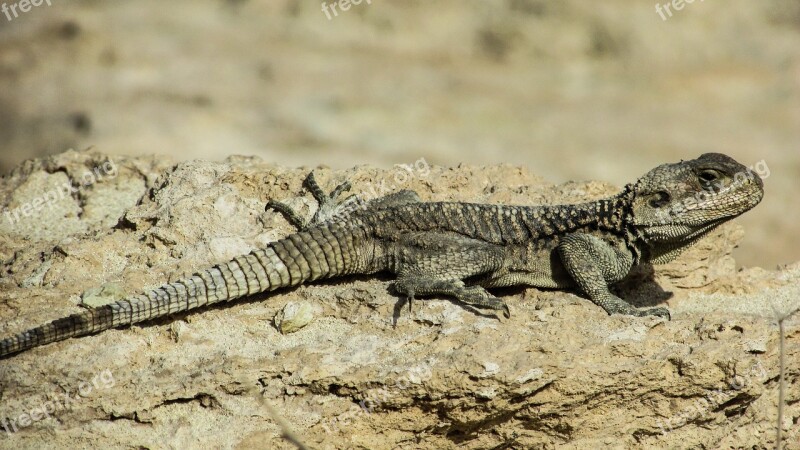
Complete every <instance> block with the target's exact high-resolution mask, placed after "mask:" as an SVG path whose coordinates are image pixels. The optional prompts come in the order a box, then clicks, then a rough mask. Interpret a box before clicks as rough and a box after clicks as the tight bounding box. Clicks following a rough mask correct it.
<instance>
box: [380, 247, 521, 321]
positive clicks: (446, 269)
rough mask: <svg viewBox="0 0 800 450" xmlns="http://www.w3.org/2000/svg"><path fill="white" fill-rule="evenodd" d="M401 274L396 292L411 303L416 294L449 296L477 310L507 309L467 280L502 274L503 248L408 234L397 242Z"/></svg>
mask: <svg viewBox="0 0 800 450" xmlns="http://www.w3.org/2000/svg"><path fill="white" fill-rule="evenodd" d="M394 245H395V248H394V253H395V255H394V256H395V261H396V265H397V267H396V268H395V272H396V273H397V275H398V278H397V281H395V283H394V289H395V291H396V292H397V293H399V294H402V295H404V296H405V297H406V298H407V299H408V301H409V302H411V301H413V300H414V299H415V298H416V296H417V295H447V296H450V297H453V298H455V299H456V300H458V301H459V302H461V303H464V304H467V305H470V306H474V307H477V308H486V309H492V310H497V311H503V313H504V315H505V316H506V317H509V315H510V314H509V310H508V306H507V305H506V304H505V302H504V301H503V300H501V299H499V298H497V297H494V296H492V295H491V294H489V292H487V291H486V289H484V288H483V287H481V286H467V285H466V284H465V283H464V280H466V279H468V278H471V277H474V276H479V275H480V276H482V275H489V274H493V273H496V272H497V271H501V270H502V268H503V264H504V259H505V252H504V250H503V248H502V247H500V246H497V245H494V244H490V243H487V242H483V241H479V240H476V239H470V238H466V237H464V236H461V235H458V234H455V233H438V232H418V233H405V234H403V235H401V236H400V238H399V239H398V240H397V241H396V242H395V243H394Z"/></svg>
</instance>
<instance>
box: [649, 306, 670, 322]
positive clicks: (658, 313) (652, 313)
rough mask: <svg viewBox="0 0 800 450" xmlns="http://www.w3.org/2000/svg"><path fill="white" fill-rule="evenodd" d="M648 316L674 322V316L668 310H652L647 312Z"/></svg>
mask: <svg viewBox="0 0 800 450" xmlns="http://www.w3.org/2000/svg"><path fill="white" fill-rule="evenodd" d="M645 314H646V315H648V316H656V317H662V318H664V319H667V320H672V315H671V314H670V312H669V310H668V309H667V308H652V309H648V310H646V311H645Z"/></svg>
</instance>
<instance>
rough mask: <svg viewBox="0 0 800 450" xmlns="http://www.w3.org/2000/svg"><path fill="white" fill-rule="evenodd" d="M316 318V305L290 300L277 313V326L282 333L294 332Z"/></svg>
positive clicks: (275, 319)
mask: <svg viewBox="0 0 800 450" xmlns="http://www.w3.org/2000/svg"><path fill="white" fill-rule="evenodd" d="M312 320H314V307H313V306H311V305H310V304H308V303H305V302H302V303H298V302H289V303H287V304H286V305H285V306H284V307H283V308H282V309H281V310H280V311H278V314H275V318H274V321H275V326H276V327H277V328H278V330H279V331H280V332H281V333H282V334H289V333H294V332H295V331H298V330H300V329H301V328H303V327H305V326H306V325H308V324H309V323H311V321H312Z"/></svg>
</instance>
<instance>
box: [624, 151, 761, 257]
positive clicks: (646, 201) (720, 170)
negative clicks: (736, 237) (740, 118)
mask: <svg viewBox="0 0 800 450" xmlns="http://www.w3.org/2000/svg"><path fill="white" fill-rule="evenodd" d="M631 189H632V191H633V214H632V218H631V221H632V224H633V226H634V227H635V228H636V229H637V231H638V234H639V235H640V237H641V238H642V239H643V240H644V242H645V243H647V244H649V245H650V246H651V247H654V246H656V247H657V246H659V245H661V246H663V247H664V248H667V249H675V248H678V247H680V248H683V247H685V246H687V245H688V244H691V243H693V242H694V241H696V240H697V239H698V238H699V237H701V236H702V235H704V234H705V233H706V232H708V231H710V230H711V229H713V228H714V227H716V226H717V225H720V224H721V223H723V222H725V221H727V220H730V219H732V218H734V217H736V216H738V215H740V214H742V213H744V212H745V211H747V210H749V209H751V208H753V207H754V206H756V205H757V204H758V203H759V202H760V201H761V198H762V197H763V196H764V182H763V181H762V180H761V177H759V175H758V174H757V173H755V172H754V171H753V169H752V168H747V167H745V166H743V165H741V164H739V163H738V162H736V160H734V159H733V158H731V157H729V156H726V155H723V154H720V153H706V154H703V155H701V156H700V157H699V158H697V159H692V160H689V161H681V162H679V163H673V164H663V165H661V166H658V167H656V168H655V169H653V170H651V171H650V172H648V173H646V174H645V175H644V176H643V177H642V178H640V179H639V180H638V181H637V182H636V183H635V184H634V185H633V186H632V188H631ZM656 253H658V252H656ZM670 253H672V252H671V251H670ZM655 256H656V257H658V255H655ZM670 256H671V257H674V256H675V255H670ZM662 259H663V258H662ZM667 260H668V259H667Z"/></svg>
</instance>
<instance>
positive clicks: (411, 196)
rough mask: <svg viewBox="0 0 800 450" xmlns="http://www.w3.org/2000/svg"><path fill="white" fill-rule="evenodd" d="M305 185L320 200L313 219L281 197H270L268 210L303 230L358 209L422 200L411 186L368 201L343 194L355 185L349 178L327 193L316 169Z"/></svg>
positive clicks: (353, 195) (398, 204)
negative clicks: (278, 198) (321, 184)
mask: <svg viewBox="0 0 800 450" xmlns="http://www.w3.org/2000/svg"><path fill="white" fill-rule="evenodd" d="M303 185H304V186H305V187H306V189H308V191H309V192H311V195H312V196H313V197H314V199H315V200H316V201H317V205H318V207H317V211H316V212H315V213H314V216H313V217H312V218H311V219H310V220H306V219H304V218H303V217H302V216H301V215H300V214H299V213H298V212H297V211H295V210H294V209H293V208H291V207H290V206H289V205H287V204H285V203H282V202H279V201H277V200H270V201H269V202H268V203H267V206H266V207H265V210H270V209H273V210H275V211H278V212H279V213H281V214H283V216H284V217H285V218H286V220H288V221H289V222H290V223H291V224H292V225H294V227H295V228H297V229H298V230H300V231H303V230H305V229H307V228H309V227H311V226H314V225H319V224H322V223H325V222H329V221H331V220H335V219H337V218H341V217H344V216H346V215H348V214H350V213H351V212H353V211H356V210H358V209H367V208H384V207H389V206H400V205H405V204H408V203H415V202H419V201H420V199H419V196H418V195H417V193H416V192H414V191H411V190H402V191H399V192H395V193H393V194H389V195H386V196H384V197H379V198H376V199H374V200H370V201H369V202H364V201H363V200H361V199H360V198H358V196H357V195H355V194H351V195H348V196H347V197H344V198H341V197H342V196H343V195H344V193H345V192H347V191H349V190H350V188H351V187H352V186H351V184H350V182H349V181H345V182H344V183H342V184H340V185H338V186H336V187H335V188H334V189H333V191H332V192H331V193H330V194H325V192H324V191H323V190H322V188H321V187H320V186H319V184H318V183H317V180H316V179H315V178H314V172H310V173H309V174H308V176H307V177H306V179H305V181H303Z"/></svg>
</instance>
